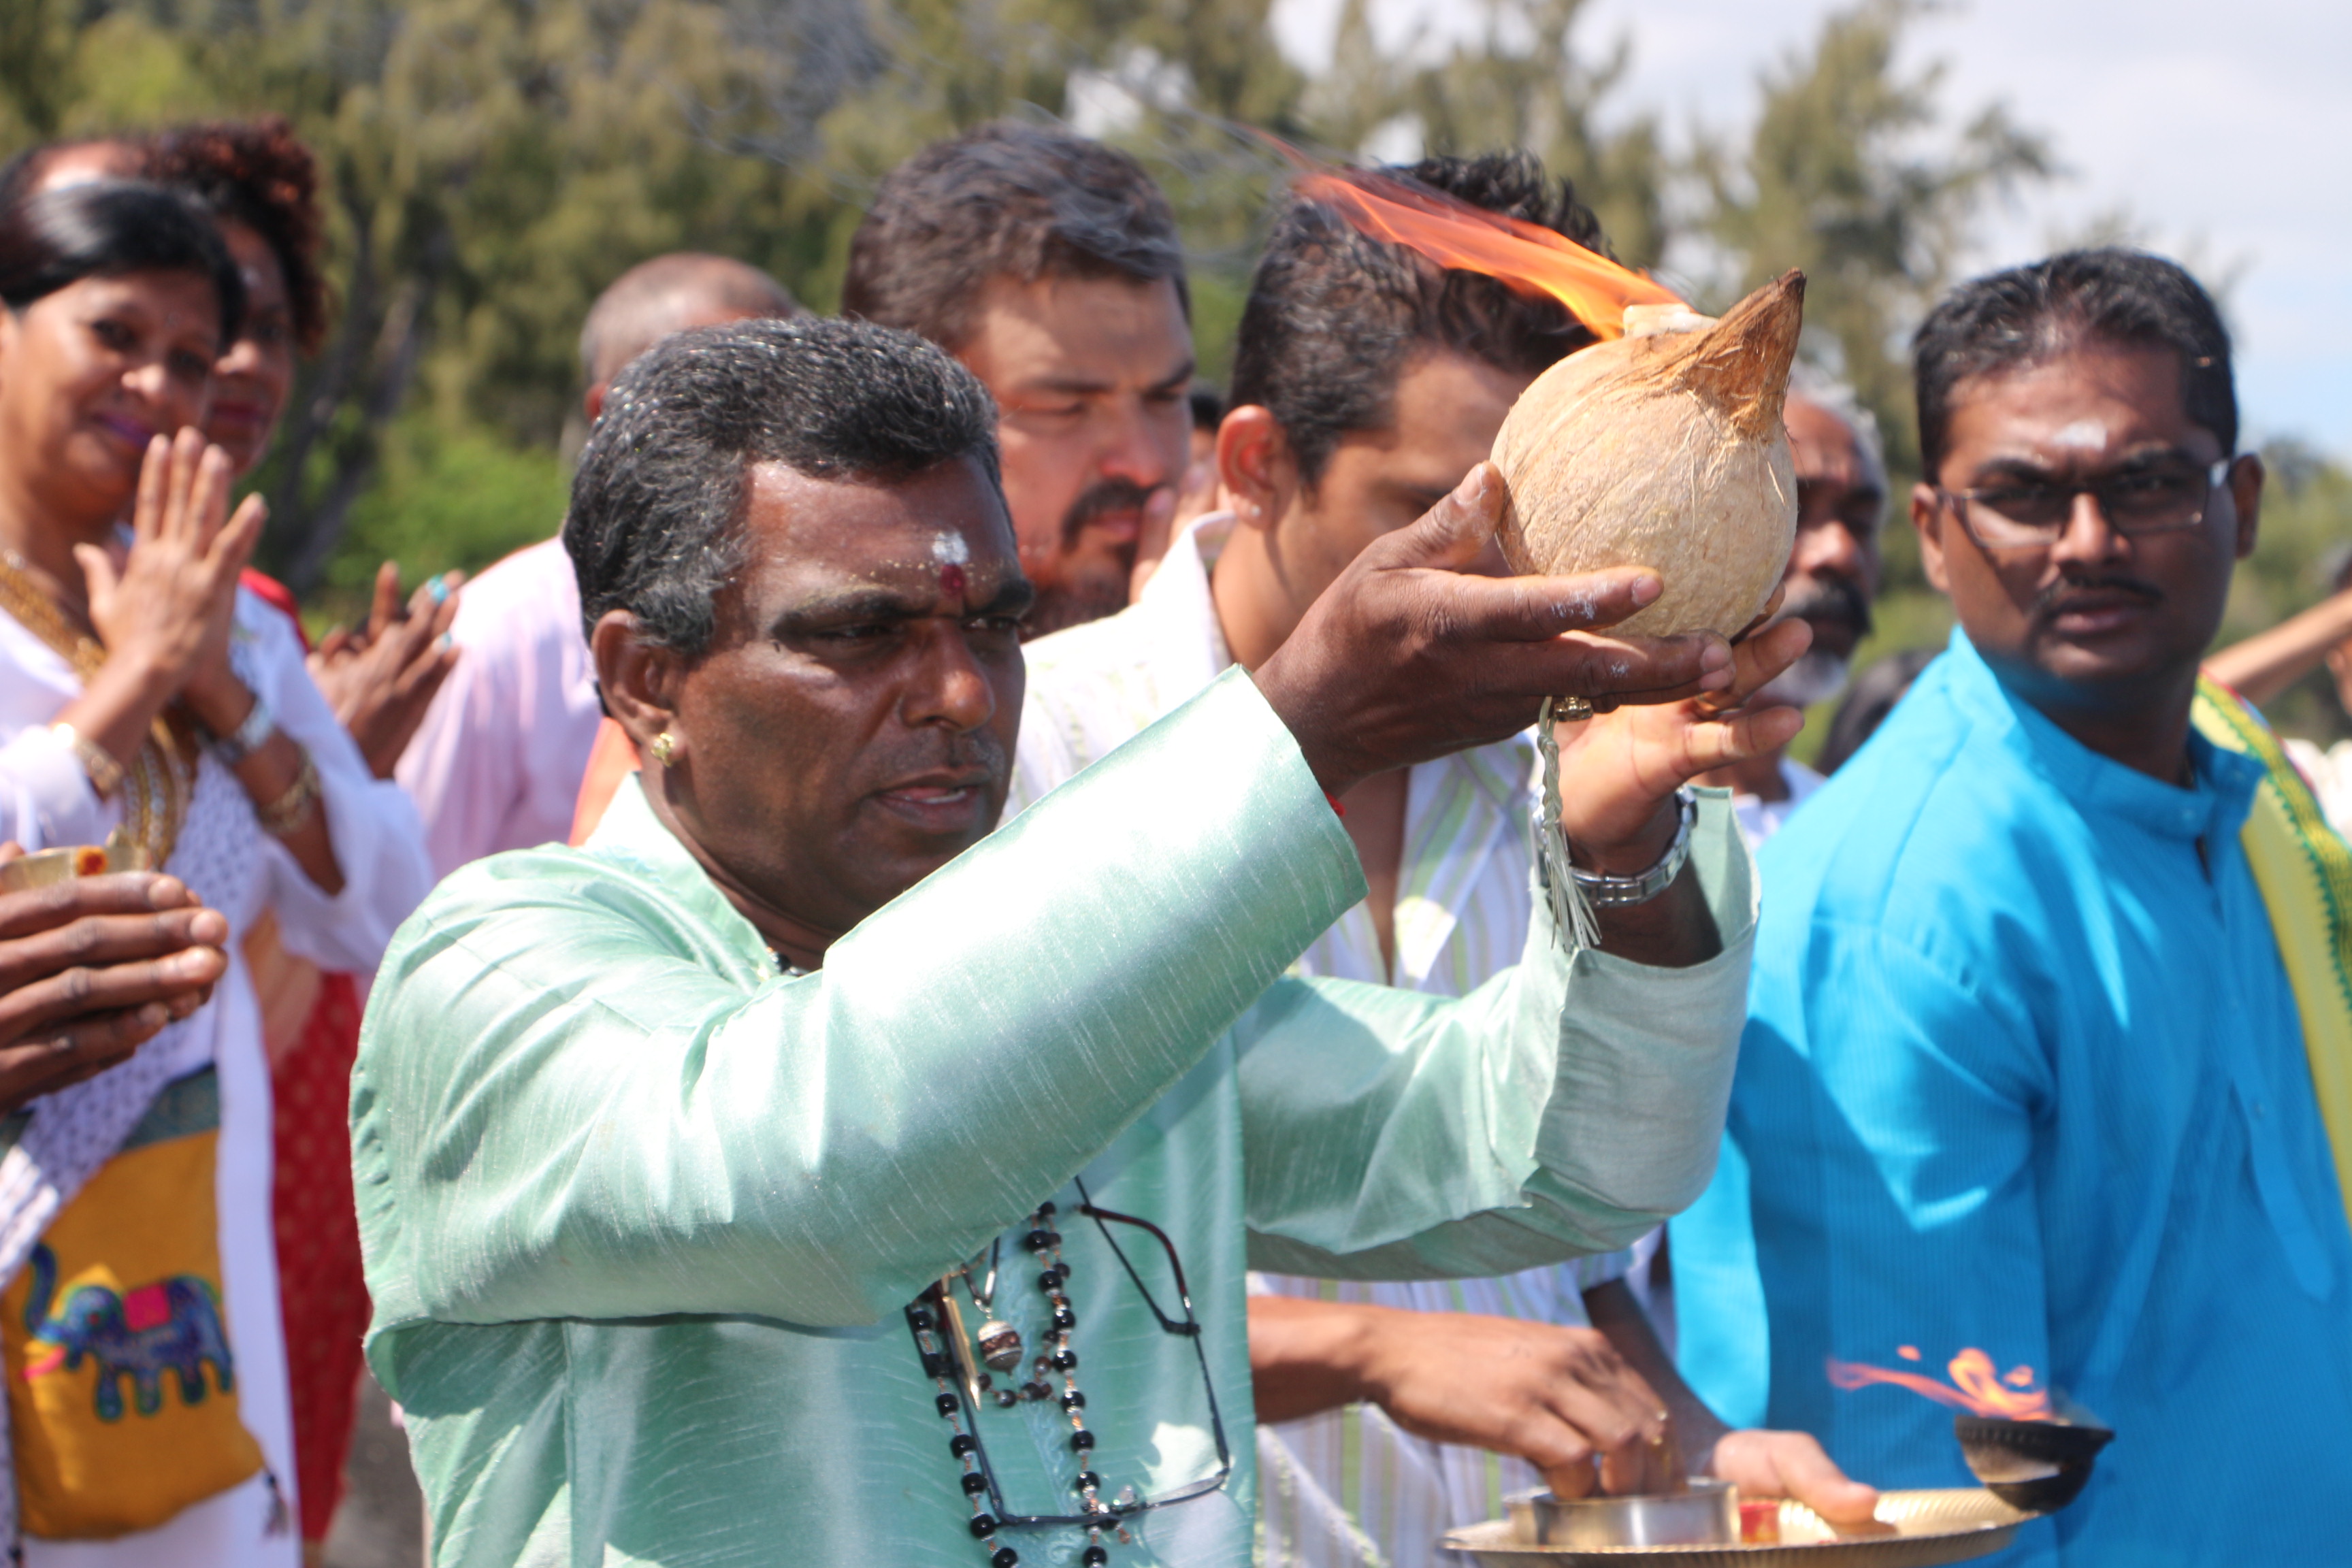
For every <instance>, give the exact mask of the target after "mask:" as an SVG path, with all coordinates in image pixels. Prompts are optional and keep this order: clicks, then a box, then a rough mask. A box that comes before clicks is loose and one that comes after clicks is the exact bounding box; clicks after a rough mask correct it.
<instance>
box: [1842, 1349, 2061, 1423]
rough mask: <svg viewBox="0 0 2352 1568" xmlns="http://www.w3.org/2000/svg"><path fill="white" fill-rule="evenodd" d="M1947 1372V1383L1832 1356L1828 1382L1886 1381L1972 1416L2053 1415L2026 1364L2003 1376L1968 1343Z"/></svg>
mask: <svg viewBox="0 0 2352 1568" xmlns="http://www.w3.org/2000/svg"><path fill="white" fill-rule="evenodd" d="M1902 1350H1903V1351H1906V1352H1909V1354H1907V1355H1906V1356H1905V1357H1904V1359H1905V1360H1906V1361H1909V1360H1913V1359H1916V1357H1917V1355H1918V1352H1916V1350H1913V1349H1912V1348H1911V1347H1910V1346H1908V1345H1905V1346H1903V1347H1902ZM1949 1371H1950V1373H1951V1375H1952V1381H1951V1384H1941V1383H1937V1381H1936V1380H1935V1379H1934V1378H1932V1377H1928V1376H1927V1375H1925V1374H1924V1373H1916V1372H1899V1371H1896V1370H1895V1369H1894V1368H1892V1367H1883V1366H1870V1365H1867V1364H1865V1363H1862V1362H1853V1361H1840V1360H1838V1359H1837V1358H1836V1357H1835V1356H1832V1357H1831V1358H1830V1382H1831V1383H1832V1384H1835V1385H1836V1386H1838V1387H1840V1388H1864V1387H1867V1386H1869V1385H1870V1384H1874V1383H1886V1384H1894V1385H1895V1387H1897V1388H1907V1389H1909V1390H1910V1391H1911V1392H1912V1393H1914V1394H1924V1395H1926V1396H1927V1398H1929V1399H1932V1400H1935V1401H1936V1402H1937V1403H1938V1404H1941V1405H1950V1406H1951V1407H1952V1408H1953V1409H1955V1410H1965V1411H1968V1412H1969V1414H1971V1415H1991V1416H1998V1417H2001V1418H2003V1419H2006V1420H2011V1421H2052V1420H2055V1419H2056V1418H2057V1417H2056V1416H2055V1415H2053V1413H2052V1411H2051V1409H2050V1395H2049V1394H2046V1393H2044V1392H2042V1390H2040V1389H2038V1388H2035V1387H2034V1386H2033V1369H2032V1367H2030V1366H2018V1367H2011V1369H2010V1371H2009V1373H2008V1374H2007V1375H2006V1376H2004V1375H2002V1374H2001V1373H1999V1372H1997V1371H1996V1370H1995V1369H1994V1367H1993V1364H1992V1357H1990V1356H1989V1355H1987V1354H1986V1353H1985V1352H1982V1351H1980V1350H1978V1349H1977V1348H1976V1347H1975V1346H1973V1345H1971V1346H1969V1348H1968V1349H1967V1350H1964V1351H1962V1352H1960V1353H1959V1354H1958V1355H1956V1356H1954V1357H1953V1358H1952V1360H1951V1365H1950V1367H1949Z"/></svg>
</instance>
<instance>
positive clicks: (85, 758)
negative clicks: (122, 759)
mask: <svg viewBox="0 0 2352 1568" xmlns="http://www.w3.org/2000/svg"><path fill="white" fill-rule="evenodd" d="M49 728H50V730H51V731H55V732H56V734H57V736H58V739H60V740H62V741H63V742H65V743H66V745H67V747H68V749H69V750H71V751H72V752H73V754H74V760H75V761H77V762H79V763H81V771H82V772H83V773H87V774H89V787H90V788H92V789H94V790H96V791H97V792H98V798H99V799H100V800H110V799H112V798H113V795H114V792H115V791H117V790H119V789H121V787H122V764H121V763H118V762H116V761H115V760H114V759H113V758H112V757H110V756H108V755H107V754H106V748H105V747H103V746H101V745H100V744H99V743H98V742H95V741H92V740H91V739H89V737H88V736H87V735H84V734H83V733H82V732H81V731H79V730H77V729H75V728H74V727H73V726H72V725H70V724H52V725H50V726H49Z"/></svg>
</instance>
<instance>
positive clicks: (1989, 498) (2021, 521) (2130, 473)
mask: <svg viewBox="0 0 2352 1568" xmlns="http://www.w3.org/2000/svg"><path fill="white" fill-rule="evenodd" d="M2228 471H2229V464H2228V463H2227V462H2226V461H2224V462H2221V463H2217V464H2214V465H2213V466H2212V467H2211V468H2210V469H2209V468H2202V467H2199V466H2196V465H2193V464H2188V463H2179V464H2174V463H2167V464H2162V465H2158V466H2154V467H2149V468H2132V469H2127V470H2126V471H2125V472H2122V473H2116V474H2108V475H2105V477H2103V478H2101V479H2095V480H2093V481H2092V482H2090V483H2088V484H2080V485H2070V484H2031V483H2023V482H2021V483H2015V484H2000V485H1988V486H1985V487H1982V488H1980V489H1971V490H1963V491H1960V492H1958V496H1957V497H1956V498H1955V499H1958V500H1960V501H1961V503H1962V504H1963V505H1964V506H1966V507H1967V508H1968V510H1969V518H1968V521H1969V522H1970V523H1972V524H1974V525H1975V527H1976V531H1978V532H1979V534H1980V535H1983V536H1984V537H1985V538H1986V539H1987V541H1988V542H1992V543H2008V542H2032V543H2053V542H2056V541H2057V540H2059V539H2060V538H2063V536H2064V534H2065V531H2066V528H2067V525H2068V523H2069V521H2070V520H2071V519H2072V518H2073V516H2074V498H2075V497H2076V496H2078V495H2088V496H2090V497H2091V498H2092V500H2094V501H2095V502H2096V503H2097V505H2098V508H2099V514H2100V515H2101V516H2102V517H2104V518H2105V519H2106V521H2107V526H2108V527H2110V528H2112V529H2114V530H2115V531H2116V532H2118V533H2126V534H2131V533H2160V532H2163V531H2167V530H2169V529H2176V528H2193V527H2195V526H2196V525H2197V524H2198V523H2200V522H2202V521H2205V512H2206V508H2207V507H2208V505H2209V504H2210V501H2211V499H2212V492H2213V488H2214V487H2215V486H2216V485H2218V484H2220V483H2221V479H2222V478H2223V476H2225V475H2226V474H2227V473H2228Z"/></svg>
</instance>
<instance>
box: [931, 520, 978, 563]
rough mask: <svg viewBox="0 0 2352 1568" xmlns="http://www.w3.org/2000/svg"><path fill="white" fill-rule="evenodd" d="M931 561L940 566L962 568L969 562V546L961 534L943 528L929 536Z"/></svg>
mask: <svg viewBox="0 0 2352 1568" xmlns="http://www.w3.org/2000/svg"><path fill="white" fill-rule="evenodd" d="M931 559H932V560H934V561H936V562H938V563H940V565H942V566H962V565H967V564H969V563H971V543H970V542H968V541H967V540H966V539H965V538H964V536H963V535H962V534H961V533H958V532H957V531H955V530H953V529H951V528H943V529H941V530H940V531H939V532H937V533H935V534H933V535H931Z"/></svg>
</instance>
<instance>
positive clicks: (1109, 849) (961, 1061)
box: [352, 671, 1364, 1331]
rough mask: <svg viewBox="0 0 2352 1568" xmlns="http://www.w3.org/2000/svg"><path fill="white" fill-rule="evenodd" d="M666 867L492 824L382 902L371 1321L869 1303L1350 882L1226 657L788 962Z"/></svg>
mask: <svg viewBox="0 0 2352 1568" xmlns="http://www.w3.org/2000/svg"><path fill="white" fill-rule="evenodd" d="M633 804H635V805H636V806H637V809H639V810H640V811H642V810H643V809H644V807H643V806H642V804H641V803H635V802H633ZM678 880H680V879H672V881H670V882H668V883H665V882H663V881H662V880H660V879H656V877H654V876H652V875H650V874H644V875H640V874H636V872H635V870H634V869H633V868H632V866H631V865H630V863H628V862H627V861H625V860H620V861H614V860H612V859H605V858H598V857H597V856H596V855H593V854H583V853H580V852H574V851H561V850H547V851H534V852H531V853H529V854H524V855H515V856H503V857H498V858H493V859H491V860H489V861H488V862H484V863H482V864H481V865H479V866H478V867H476V868H471V869H469V870H467V871H465V872H461V873H459V874H458V875H457V876H456V877H454V878H452V879H450V881H448V882H447V883H445V884H444V885H443V887H442V888H441V889H439V890H438V891H437V892H436V894H435V895H434V897H433V898H432V899H431V900H429V901H428V902H427V903H426V905H425V908H424V910H422V911H420V912H419V914H418V915H417V916H416V917H415V918H414V919H413V920H412V921H410V922H409V923H408V925H407V926H406V927H404V929H403V931H401V933H400V936H399V938H398V939H397V940H396V942H394V947H393V950H392V952H390V954H389V955H388V956H387V959H386V962H385V964H384V967H383V972H382V973H381V975H380V977H379V979H378V980H377V983H376V986H375V990H374V993H373V997H372V999H371V1003H370V1006H369V1011H368V1018H367V1024H366V1027H365V1031H364V1035H363V1038H362V1044H361V1050H360V1059H359V1065H358V1068H357V1069H356V1072H355V1074H354V1079H353V1086H354V1087H353V1100H352V1121H353V1142H354V1163H355V1167H356V1171H357V1174H358V1177H359V1200H360V1205H361V1210H362V1219H363V1226H362V1231H363V1236H364V1239H365V1242H366V1251H367V1262H368V1276H369V1283H370V1286H371V1288H372V1289H374V1290H375V1291H376V1300H377V1308H378V1310H377V1320H376V1321H377V1328H378V1329H379V1331H381V1330H383V1329H386V1328H395V1327H398V1326H399V1325H400V1324H401V1323H402V1322H404V1321H421V1320H425V1319H431V1320H436V1321H443V1322H460V1323H488V1322H508V1321H520V1320H528V1319H542V1318H595V1319H613V1318H629V1317H639V1316H646V1315H652V1314H659V1313H667V1312H698V1313H749V1314H758V1315H761V1316H766V1317H771V1318H781V1319H783V1320H786V1321H793V1322H796V1323H801V1324H804V1325H859V1324H865V1323H868V1322H872V1321H876V1320H877V1318H878V1317H879V1316H880V1315H882V1314H884V1313H887V1312H888V1311H890V1310H894V1309H895V1308H896V1307H898V1305H900V1304H903V1303H904V1302H905V1301H906V1300H908V1298H909V1297H911V1296H913V1295H914V1294H915V1292H916V1291H917V1290H918V1289H920V1288H921V1287H922V1286H923V1285H924V1284H926V1283H927V1282H928V1281H929V1280H931V1279H936V1278H937V1277H938V1276H939V1275H940V1273H941V1272H942V1271H943V1270H944V1269H945V1268H949V1267H950V1266H952V1265H953V1264H954V1263H955V1262H956V1261H957V1260H959V1259H961V1258H966V1257H969V1256H971V1253H972V1252H974V1251H975V1250H977V1249H978V1248H979V1247H982V1246H983V1245H985V1243H986V1241H987V1239H988V1237H991V1236H993V1235H996V1234H998V1233H999V1232H1000V1231H1001V1230H1002V1228H1003V1225H1004V1223H1005V1220H1006V1216H1007V1215H1018V1214H1021V1213H1023V1212H1024V1211H1025V1210H1026V1209H1028V1208H1029V1207H1030V1206H1032V1205H1034V1204H1036V1203H1038V1202H1040V1201H1042V1200H1043V1199H1045V1197H1047V1196H1049V1195H1050V1194H1053V1193H1054V1192H1055V1190H1057V1189H1058V1188H1059V1187H1060V1186H1061V1185H1062V1184H1064V1183H1065V1182H1066V1181H1067V1180H1068V1179H1069V1178H1070V1177H1071V1176H1072V1175H1073V1174H1074V1173H1076V1172H1077V1171H1078V1170H1080V1169H1081V1168H1082V1167H1083V1166H1084V1165H1085V1164H1086V1163H1087V1161H1088V1160H1089V1159H1090V1158H1092V1157H1093V1156H1094V1155H1095V1154H1097V1152H1100V1151H1101V1150H1102V1149H1103V1148H1104V1147H1105V1146H1107V1145H1108V1143H1109V1142H1111V1141H1112V1140H1113V1139H1114V1138H1116V1137H1117V1136H1118V1133H1119V1131H1121V1130H1122V1129H1123V1128H1124V1127H1126V1126H1127V1125H1128V1124H1129V1122H1130V1121H1133V1120H1134V1118H1135V1117H1136V1116H1138V1115H1139V1113H1140V1112H1141V1111H1142V1110H1144V1109H1145V1108H1146V1107H1148V1106H1150V1104H1151V1103H1152V1102H1153V1101H1154V1100H1156V1099H1158V1098H1159V1097H1160V1095H1161V1094H1162V1093H1164V1092H1165V1091H1166V1090H1167V1089H1169V1087H1170V1086H1171V1085H1172V1084H1173V1083H1175V1082H1176V1080H1177V1079H1179V1078H1181V1076H1182V1075H1183V1074H1184V1073H1185V1071H1186V1070H1187V1069H1189V1068H1192V1066H1194V1065H1195V1064H1196V1063H1197V1062H1199V1061H1200V1060H1201V1059H1202V1058H1203V1057H1204V1056H1205V1055H1206V1054H1207V1052H1208V1051H1209V1049H1210V1048H1211V1047H1212V1046H1213V1044H1214V1043H1215V1042H1216V1041H1217V1040H1218V1039H1219V1038H1220V1037H1221V1036H1222V1035H1223V1031H1224V1030H1225V1029H1226V1028H1227V1026H1229V1025H1231V1024H1232V1022H1233V1021H1234V1018H1235V1017H1236V1016H1239V1015H1240V1014H1241V1013H1242V1012H1243V1010H1244V1008H1246V1007H1247V1006H1248V1005H1250V1003H1251V1001H1252V1000H1253V999H1254V998H1255V997H1256V996H1257V995H1258V994H1260V993H1261V992H1263V991H1264V990H1265V987H1266V985H1267V984H1269V983H1270V982H1272V981H1273V980H1274V979H1275V978H1276V976H1278V975H1279V974H1280V973H1281V972H1282V970H1283V968H1284V966H1285V965H1286V964H1287V963H1289V962H1290V961H1291V960H1292V959H1293V958H1295V957H1296V956H1297V953H1298V952H1300V951H1301V950H1302V949H1303V948H1304V947H1305V946H1306V944H1307V942H1309V941H1310V940H1312V939H1313V937H1314V936H1315V934H1316V933H1317V932H1318V931H1321V930H1322V929H1323V928H1324V927H1325V926H1327V925H1328V924H1329V923H1330V922H1331V921H1334V920H1336V919H1337V918H1338V917H1339V915H1340V914H1341V913H1342V912H1343V911H1344V910H1347V908H1348V907H1349V905H1350V904H1352V903H1354V902H1355V901H1356V900H1358V899H1360V897H1362V896H1363V890H1364V889H1363V879H1362V874H1361V871H1360V868H1359V867H1358V864H1357V860H1356V856H1355V853H1354V850H1353V847H1351V846H1350V844H1349V840H1348V837H1347V834H1346V832H1345V830H1344V829H1342V828H1341V827H1340V826H1339V823H1338V821H1337V820H1336V819H1335V817H1334V816H1333V814H1332V812H1331V808H1330V806H1329V805H1328V803H1327V802H1326V801H1325V799H1324V796H1323V795H1322V792H1321V791H1320V790H1319V789H1318V787H1317V785H1316V784H1315V781H1314V778H1313V775H1312V774H1311V773H1309V772H1308V770H1307V765H1306V763H1305V761H1304V760H1303V759H1302V758H1301V757H1300V755H1299V752H1298V750H1297V745H1296V743H1295V742H1293V741H1292V739H1291V737H1290V734H1289V732H1288V731H1286V729H1285V728H1284V727H1283V725H1282V723H1281V721H1279V720H1278V719H1276V716H1275V715H1274V713H1273V711H1272V710H1270V709H1268V708H1267V707H1266V705H1265V700H1264V699H1263V698H1261V697H1260V696H1259V695H1258V693H1257V689H1256V688H1255V687H1254V686H1253V685H1251V684H1250V682H1249V680H1248V679H1247V678H1246V677H1245V676H1244V675H1242V674H1241V673H1240V672H1238V671H1237V672H1235V673H1234V674H1233V675H1232V676H1230V677H1228V678H1226V679H1222V680H1220V681H1218V682H1217V683H1216V684H1215V685H1213V686H1212V687H1211V688H1209V689H1207V690H1206V691H1204V692H1203V693H1202V695H1201V696H1200V697H1198V698H1197V699H1195V700H1193V701H1192V702H1190V703H1188V704H1186V706H1185V707H1184V708H1182V709H1181V710H1178V711H1177V712H1176V713H1174V714H1171V716H1170V717H1169V718H1168V720H1167V721H1164V722H1162V723H1161V724H1160V725H1159V726H1157V727H1156V728H1154V729H1153V730H1152V731H1150V733H1149V734H1147V735H1145V736H1143V737H1141V738H1139V740H1137V741H1136V742H1134V743H1132V744H1130V745H1129V746H1126V747H1123V748H1121V749H1120V751H1119V752H1118V754H1117V755H1116V756H1115V757H1113V758H1110V759H1108V760H1107V761H1106V762H1105V763H1103V764H1102V765H1100V766H1098V767H1096V768H1094V769H1092V770H1090V771H1089V772H1088V773H1087V774H1086V776H1085V777H1084V778H1082V779H1079V780H1076V781H1075V782H1074V783H1073V784H1070V785H1068V786H1067V787H1066V788H1064V789H1061V790H1059V791H1057V792H1055V795H1053V796H1052V798H1051V799H1049V800H1046V801H1045V802H1042V803H1041V804H1039V805H1036V806H1034V807H1033V808H1032V809H1031V810H1029V811H1028V812H1026V813H1025V814H1024V815H1023V816H1022V817H1021V818H1020V819H1019V821H1017V822H1016V823H1014V824H1013V825H1011V826H1008V827H1007V828H1006V829H1005V830H1004V831H1003V832H1001V833H998V834H996V835H995V836H993V837H991V838H990V839H988V840H987V841H986V842H984V843H983V844H982V845H980V846H978V847H975V848H973V849H972V850H971V851H970V852H968V853H966V854H965V855H963V856H961V858H958V859H957V860H956V861H954V862H953V863H952V864H950V866H948V867H946V868H943V869H941V870H940V872H938V873H937V874H935V875H933V876H932V877H930V878H929V879H926V880H925V881H924V882H923V883H922V884H920V885H919V887H917V888H916V889H913V890H911V891H909V892H908V893H907V894H906V895H905V896H903V897H901V898H899V899H898V900H895V901H894V902H892V903H891V904H889V905H888V906H887V907H886V908H884V909H883V910H879V911H877V913H876V914H875V915H873V916H872V917H871V918H869V919H868V920H866V921H864V922H863V923H862V924H860V925H859V926H858V927H857V928H856V930H855V931H852V932H851V933H850V934H849V935H847V936H846V937H845V938H843V939H842V940H841V941H840V942H837V943H835V946H834V947H833V949H832V950H831V952H829V953H828V954H827V955H826V962H825V966H824V969H823V970H822V971H821V972H819V973H815V974H812V975H809V976H806V977H803V978H794V979H784V978H780V977H776V976H775V975H774V972H773V970H772V967H765V965H766V959H767V955H766V953H765V952H764V951H761V950H760V949H759V948H758V947H757V943H756V939H751V940H750V941H749V942H747V940H746V939H749V938H750V936H751V933H750V928H749V927H748V925H745V924H744V923H743V922H742V921H740V919H736V918H734V917H732V912H731V910H726V909H725V908H724V907H723V906H720V905H719V904H718V895H717V894H716V892H715V891H711V890H709V886H708V884H707V883H706V882H703V881H702V880H701V879H699V878H698V877H696V878H693V879H685V880H690V881H691V882H692V883H693V884H694V888H692V889H684V890H681V888H680V887H679V886H678V885H677V882H678ZM695 889H700V890H701V892H702V894H703V896H704V897H705V899H706V900H707V901H708V904H709V906H710V907H708V908H699V909H698V907H697V906H696V905H695V903H694V897H695ZM730 919H731V920H732V921H733V926H734V928H736V929H735V930H734V931H732V932H730V927H729V921H730Z"/></svg>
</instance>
